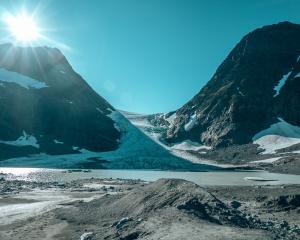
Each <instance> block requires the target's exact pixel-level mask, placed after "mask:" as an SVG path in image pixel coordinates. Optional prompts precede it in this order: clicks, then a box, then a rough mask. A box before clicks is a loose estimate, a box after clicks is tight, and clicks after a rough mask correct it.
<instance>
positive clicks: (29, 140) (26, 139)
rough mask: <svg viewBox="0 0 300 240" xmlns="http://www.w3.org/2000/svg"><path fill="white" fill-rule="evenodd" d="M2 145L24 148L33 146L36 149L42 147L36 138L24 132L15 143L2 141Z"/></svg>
mask: <svg viewBox="0 0 300 240" xmlns="http://www.w3.org/2000/svg"><path fill="white" fill-rule="evenodd" d="M0 143H4V144H7V145H13V146H18V147H23V146H32V147H35V148H39V147H40V145H39V144H38V143H37V140H36V138H35V137H34V136H32V135H28V134H27V133H26V132H25V131H23V135H22V136H20V137H19V138H18V139H17V140H15V141H0Z"/></svg>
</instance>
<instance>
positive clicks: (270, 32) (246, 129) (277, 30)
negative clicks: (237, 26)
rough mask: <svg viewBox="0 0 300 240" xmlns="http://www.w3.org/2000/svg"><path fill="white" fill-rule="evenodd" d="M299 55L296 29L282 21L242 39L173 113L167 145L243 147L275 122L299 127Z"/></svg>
mask: <svg viewBox="0 0 300 240" xmlns="http://www.w3.org/2000/svg"><path fill="white" fill-rule="evenodd" d="M299 56H300V25H298V24H293V23H290V22H282V23H278V24H273V25H269V26H264V27H262V28H259V29H256V30H254V31H253V32H251V33H249V34H247V35H246V36H245V37H244V38H243V39H242V40H241V41H240V42H239V43H238V44H237V45H236V47H235V48H234V49H233V50H232V51H231V52H230V54H229V55H228V56H227V58H226V59H225V61H224V62H223V63H222V64H221V65H220V66H219V68H218V69H217V71H216V73H215V74H214V75H213V77H212V79H211V80H210V81H209V82H208V83H207V84H206V85H205V86H204V88H202V89H201V91H200V92H199V93H198V94H197V95H196V96H194V97H193V98H192V99H191V100H190V101H189V102H188V103H186V104H185V105H184V106H183V107H182V108H180V109H178V110H177V111H176V115H177V117H176V119H175V121H174V123H175V124H173V126H172V127H171V128H170V129H169V131H168V133H167V136H166V137H167V140H169V141H181V140H183V139H190V140H192V141H198V142H201V143H204V144H206V145H213V146H222V145H231V144H244V143H249V142H251V140H252V137H253V136H254V135H255V134H256V133H257V132H259V131H260V130H262V129H264V128H266V127H268V126H270V125H271V124H272V123H274V122H275V121H276V120H277V118H278V117H283V118H284V120H285V121H287V122H289V123H291V124H295V125H300V116H299V114H298V113H297V111H296V110H295V109H299V99H300V96H299V92H300V85H299V77H298V76H299V75H298V73H299V72H300V62H299ZM282 79H283V80H284V81H282ZM281 85H282V86H281ZM279 86H280V88H279ZM278 89H279V90H278ZM191 123H193V124H192V125H191ZM187 125H188V126H189V128H187V127H186V126H187Z"/></svg>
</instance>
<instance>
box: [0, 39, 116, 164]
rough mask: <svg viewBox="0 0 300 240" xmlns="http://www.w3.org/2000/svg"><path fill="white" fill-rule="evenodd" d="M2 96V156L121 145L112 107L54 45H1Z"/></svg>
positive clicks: (0, 123)
mask: <svg viewBox="0 0 300 240" xmlns="http://www.w3.org/2000/svg"><path fill="white" fill-rule="evenodd" d="M0 96H1V98H0V139H1V141H0V159H5V158H10V157H18V156H24V155H28V154H37V153H49V154H66V153H76V152H78V150H76V149H77V148H78V149H81V148H83V149H87V150H90V151H109V150H114V149H116V148H117V147H118V145H119V143H118V141H119V139H120V133H119V132H118V130H117V129H116V128H115V127H114V122H113V120H112V119H111V118H110V117H108V116H107V114H109V113H111V112H112V111H114V108H113V107H112V106H111V105H110V104H109V103H108V102H107V101H105V100H104V99H103V98H102V97H100V96H99V95H98V94H97V93H96V92H95V91H93V90H92V88H91V87H90V86H89V85H88V84H87V83H86V82H85V81H84V80H83V79H82V77H81V76H80V75H78V74H77V73H76V72H75V71H74V70H73V69H72V67H71V66H70V64H69V63H68V61H67V60H66V58H65V57H64V56H63V54H62V53H61V52H60V51H59V50H58V49H54V48H48V47H34V48H33V47H17V46H14V45H11V44H3V45H1V46H0Z"/></svg>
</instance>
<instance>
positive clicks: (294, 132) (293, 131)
mask: <svg viewBox="0 0 300 240" xmlns="http://www.w3.org/2000/svg"><path fill="white" fill-rule="evenodd" d="M253 143H255V144H258V145H259V147H260V148H262V149H264V152H262V153H263V154H274V153H276V151H277V150H279V149H283V148H287V147H290V146H292V145H295V144H298V143H300V127H298V126H294V125H292V124H289V123H287V122H286V121H284V120H283V119H282V118H278V122H277V123H274V124H272V125H271V126H270V127H269V128H267V129H265V130H262V131H260V132H259V133H257V134H255V136H254V137H253Z"/></svg>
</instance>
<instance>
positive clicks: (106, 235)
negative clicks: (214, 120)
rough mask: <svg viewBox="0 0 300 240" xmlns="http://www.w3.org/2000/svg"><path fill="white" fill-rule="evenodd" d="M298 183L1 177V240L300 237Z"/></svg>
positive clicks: (299, 190) (299, 195)
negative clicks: (49, 180)
mask: <svg viewBox="0 0 300 240" xmlns="http://www.w3.org/2000/svg"><path fill="white" fill-rule="evenodd" d="M299 213H300V186H299V185H289V186H286V185H285V186H245V187H244V186H243V187H242V186H232V187H231V186H227V187H221V186H218V187H217V186H209V187H208V186H207V187H206V186H202V187H200V186H198V185H196V184H194V183H191V182H187V181H184V180H174V179H173V180H168V179H164V180H159V181H156V182H153V183H146V182H142V181H133V180H120V179H115V180H112V179H106V180H103V179H102V180H100V179H90V180H78V181H74V182H70V183H66V184H58V183H55V182H54V183H30V182H24V181H5V180H2V181H0V239H5V240H12V239H22V240H27V239H28V240H29V239H30V240H34V239H46V240H50V239H57V240H60V239H68V240H69V239H78V240H79V239H80V240H87V239H120V240H121V239H123V240H130V239H131V240H133V239H147V240H148V239H153V240H154V239H168V240H171V239H189V240H193V239H200V240H201V239H205V240H206V239H264V240H265V239H299V237H300V229H299V227H298V226H299V225H300V219H299Z"/></svg>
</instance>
